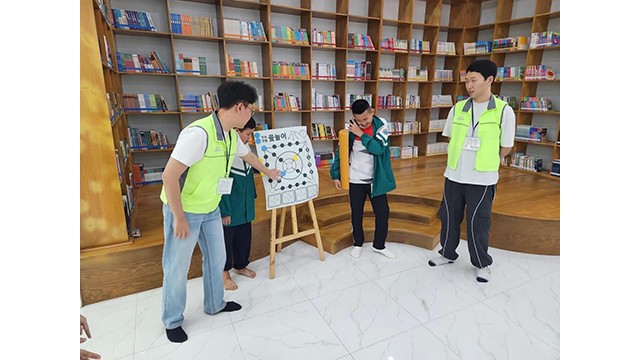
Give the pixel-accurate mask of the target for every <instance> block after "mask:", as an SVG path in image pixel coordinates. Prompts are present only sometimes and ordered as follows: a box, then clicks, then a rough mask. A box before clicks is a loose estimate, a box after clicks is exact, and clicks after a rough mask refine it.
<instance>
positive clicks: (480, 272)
mask: <svg viewBox="0 0 640 360" xmlns="http://www.w3.org/2000/svg"><path fill="white" fill-rule="evenodd" d="M476 280H477V281H478V282H481V283H486V282H489V280H491V270H489V267H488V266H485V267H483V268H479V269H476Z"/></svg>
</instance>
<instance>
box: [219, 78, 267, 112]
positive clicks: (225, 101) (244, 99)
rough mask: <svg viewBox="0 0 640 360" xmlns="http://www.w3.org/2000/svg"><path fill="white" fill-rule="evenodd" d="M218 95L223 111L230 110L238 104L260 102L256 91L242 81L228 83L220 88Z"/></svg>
mask: <svg viewBox="0 0 640 360" xmlns="http://www.w3.org/2000/svg"><path fill="white" fill-rule="evenodd" d="M217 93H218V103H219V105H220V108H221V109H229V108H231V107H232V106H234V105H235V104H237V103H243V104H253V103H254V102H256V100H258V93H257V92H256V89H255V88H254V87H253V86H251V85H249V84H247V83H245V82H242V81H226V82H224V83H222V85H220V86H219V87H218V91H217Z"/></svg>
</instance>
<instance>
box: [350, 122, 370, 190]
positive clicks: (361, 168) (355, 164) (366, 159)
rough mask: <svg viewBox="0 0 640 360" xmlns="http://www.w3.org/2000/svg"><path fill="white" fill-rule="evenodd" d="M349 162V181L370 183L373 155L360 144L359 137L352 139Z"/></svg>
mask: <svg viewBox="0 0 640 360" xmlns="http://www.w3.org/2000/svg"><path fill="white" fill-rule="evenodd" d="M373 136H375V134H373ZM349 163H350V164H351V165H350V166H349V182H350V183H353V184H371V183H372V182H373V155H371V154H370V153H369V151H368V150H367V148H366V147H364V145H362V141H361V140H360V139H355V140H354V141H353V147H352V151H351V155H350V159H349Z"/></svg>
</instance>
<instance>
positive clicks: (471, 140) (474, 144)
mask: <svg viewBox="0 0 640 360" xmlns="http://www.w3.org/2000/svg"><path fill="white" fill-rule="evenodd" d="M463 149H465V150H471V151H478V149H480V138H476V137H468V138H465V139H464V146H463Z"/></svg>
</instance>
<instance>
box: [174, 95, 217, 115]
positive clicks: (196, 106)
mask: <svg viewBox="0 0 640 360" xmlns="http://www.w3.org/2000/svg"><path fill="white" fill-rule="evenodd" d="M219 108H220V105H219V102H218V95H213V96H212V95H211V93H210V92H207V93H206V94H202V95H180V111H184V112H211V111H214V110H218V109H219Z"/></svg>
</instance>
